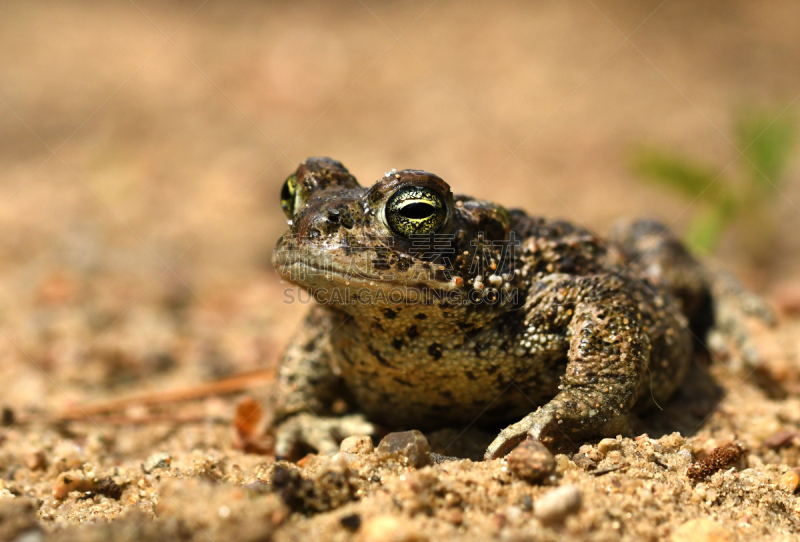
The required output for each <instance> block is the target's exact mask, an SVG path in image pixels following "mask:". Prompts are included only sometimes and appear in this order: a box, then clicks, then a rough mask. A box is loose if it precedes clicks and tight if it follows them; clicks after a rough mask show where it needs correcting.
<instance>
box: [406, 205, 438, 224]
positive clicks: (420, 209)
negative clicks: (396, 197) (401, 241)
mask: <svg viewBox="0 0 800 542" xmlns="http://www.w3.org/2000/svg"><path fill="white" fill-rule="evenodd" d="M435 212H436V209H435V208H434V207H433V205H430V204H429V203H420V202H413V203H409V204H408V205H405V206H404V207H403V208H402V209H400V214H401V215H403V216H404V217H406V218H410V219H416V220H421V219H423V218H428V217H430V216H433V214H434V213H435Z"/></svg>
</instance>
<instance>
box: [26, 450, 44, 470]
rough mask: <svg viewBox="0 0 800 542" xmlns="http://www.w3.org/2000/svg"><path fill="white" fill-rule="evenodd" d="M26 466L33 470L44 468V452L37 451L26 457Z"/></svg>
mask: <svg viewBox="0 0 800 542" xmlns="http://www.w3.org/2000/svg"><path fill="white" fill-rule="evenodd" d="M25 466H26V467H28V468H29V469H31V470H40V469H42V468H44V452H42V451H41V450H36V451H35V452H31V453H29V454H28V455H26V456H25Z"/></svg>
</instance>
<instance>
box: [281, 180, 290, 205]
mask: <svg viewBox="0 0 800 542" xmlns="http://www.w3.org/2000/svg"><path fill="white" fill-rule="evenodd" d="M281 199H282V200H284V201H285V200H290V199H292V189H291V188H290V187H289V183H288V182H286V183H283V188H282V189H281Z"/></svg>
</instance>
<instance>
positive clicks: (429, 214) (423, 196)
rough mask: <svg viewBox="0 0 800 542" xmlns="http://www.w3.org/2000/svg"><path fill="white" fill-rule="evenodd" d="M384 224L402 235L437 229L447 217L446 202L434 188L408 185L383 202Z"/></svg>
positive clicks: (432, 231) (419, 233)
mask: <svg viewBox="0 0 800 542" xmlns="http://www.w3.org/2000/svg"><path fill="white" fill-rule="evenodd" d="M385 216H386V225H387V226H389V227H390V228H391V229H392V231H393V232H395V233H396V234H398V235H401V236H403V237H406V238H408V237H411V236H412V235H426V234H431V233H434V232H436V230H438V229H439V228H441V227H442V225H443V224H444V222H445V219H446V218H447V205H446V204H445V201H444V198H442V196H441V195H439V194H438V193H437V192H436V191H434V190H431V189H430V188H427V187H424V186H407V187H405V188H401V189H400V190H398V191H397V192H395V193H394V194H393V195H392V197H391V198H389V201H388V202H386V210H385Z"/></svg>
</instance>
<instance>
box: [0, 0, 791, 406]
mask: <svg viewBox="0 0 800 542" xmlns="http://www.w3.org/2000/svg"><path fill="white" fill-rule="evenodd" d="M798 35H800V4H798V3H797V2H792V1H790V0H786V1H778V0H776V1H773V2H769V3H768V5H767V4H763V3H754V2H746V1H743V0H742V1H733V0H717V1H707V2H701V3H699V2H692V1H689V0H666V1H661V0H655V1H608V0H587V1H576V2H572V1H570V2H558V1H549V2H544V1H537V2H506V3H491V4H490V3H478V2H470V3H468V2H455V1H447V0H438V1H430V0H426V1H422V2H415V1H409V2H377V1H374V0H364V1H353V2H316V3H315V2H254V1H253V2H244V1H228V2H220V1H215V0H207V1H204V0H181V1H170V2H165V1H153V0H134V1H128V0H119V1H108V2H102V3H97V2H89V1H85V2H80V1H72V0H70V1H60V2H31V1H27V2H26V1H17V0H12V1H6V2H2V4H0V58H2V62H0V228H1V229H2V232H3V242H2V243H0V269H2V273H0V330H2V333H0V377H2V378H4V379H5V382H6V385H5V386H4V387H3V401H4V404H7V405H10V406H12V407H13V408H15V409H17V410H18V412H19V413H21V414H24V413H26V412H36V411H37V410H41V409H47V408H50V407H60V406H63V405H64V404H67V403H68V402H69V401H70V400H78V401H82V400H87V399H91V398H93V397H96V396H102V395H107V394H113V393H114V392H115V390H117V389H121V388H125V387H130V386H133V385H136V386H139V387H145V388H148V389H149V388H159V387H169V386H170V385H174V384H175V382H177V381H180V382H183V383H186V382H191V381H202V380H208V379H212V378H219V377H221V376H225V375H227V374H231V373H233V372H237V371H241V370H245V369H249V368H257V367H263V366H267V365H269V364H271V363H274V360H275V359H276V358H277V356H278V355H279V353H280V350H281V348H282V346H283V345H284V344H285V343H286V341H287V338H288V336H289V334H290V333H291V330H292V328H294V327H295V326H296V324H297V322H298V319H299V318H300V317H301V316H302V314H303V312H304V311H305V309H306V307H304V306H300V305H294V306H286V305H283V304H282V303H281V300H282V296H281V293H280V292H281V289H282V286H281V285H280V284H279V283H278V281H277V277H276V276H275V274H274V272H273V271H272V269H271V267H270V265H269V257H270V254H271V250H272V247H273V246H274V243H275V241H276V239H277V238H278V236H279V235H280V234H281V233H282V232H283V230H284V228H285V217H284V215H283V213H282V212H281V209H280V204H279V198H278V194H279V190H280V186H281V183H282V182H283V180H284V179H285V178H286V176H287V175H288V174H290V173H291V172H292V171H293V170H294V169H295V167H296V166H297V164H298V163H300V162H301V161H303V160H304V159H305V158H306V157H308V156H314V155H326V156H331V157H334V158H336V159H339V160H341V161H342V162H343V163H344V164H345V166H347V167H348V168H349V169H350V171H351V172H352V173H353V174H355V175H356V177H357V178H358V179H359V180H360V181H361V183H362V184H369V183H371V182H373V181H374V180H375V179H377V178H378V177H380V176H381V175H382V174H383V172H384V171H387V170H389V169H391V168H397V169H401V168H420V169H426V170H429V171H432V172H435V173H437V174H439V175H440V176H442V177H443V178H444V179H445V180H446V181H448V182H449V183H450V184H451V186H453V188H454V191H456V192H459V193H466V194H471V195H473V196H476V197H480V198H485V199H490V200H493V201H497V202H499V203H502V204H505V205H507V206H514V207H521V208H524V209H527V210H528V211H530V212H531V213H536V214H542V215H545V216H548V217H558V218H564V219H568V220H571V221H574V222H576V223H579V224H582V225H584V226H587V227H590V228H592V229H595V230H597V231H598V232H601V233H604V232H606V231H607V230H608V228H609V227H610V225H611V223H612V222H613V221H614V220H615V219H617V218H619V217H623V216H651V217H655V218H658V219H660V220H662V221H664V222H665V223H667V224H670V225H671V227H672V228H673V229H674V230H676V231H677V232H679V233H680V234H681V235H685V236H686V237H687V239H689V240H690V241H691V242H692V243H693V246H695V247H696V249H697V250H698V251H700V252H702V253H704V254H706V256H707V257H708V258H709V259H711V260H714V261H716V262H719V263H720V264H721V265H723V266H725V267H729V268H732V269H734V270H736V272H737V273H738V274H739V276H740V277H742V278H743V280H744V281H745V282H747V283H748V284H750V285H751V286H753V287H755V288H757V289H759V290H761V291H764V292H766V293H767V294H768V295H771V293H772V292H775V291H778V290H780V289H781V288H784V287H786V285H787V284H789V286H790V287H791V284H792V280H793V277H795V276H796V273H797V271H798V269H800V252H799V251H798V250H797V249H798V247H800V160H797V159H796V152H795V147H794V124H793V123H794V120H793V119H795V118H796V117H795V111H796V110H797V109H798V106H800V103H798V96H799V95H800V70H798V69H797V68H798V66H800V47H798V38H797V37H798ZM654 181H655V182H654ZM754 209H755V211H754ZM756 211H757V212H756Z"/></svg>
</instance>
